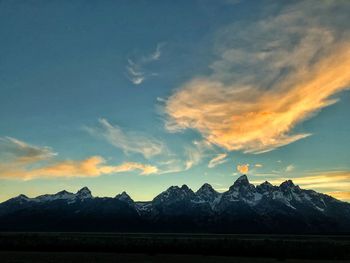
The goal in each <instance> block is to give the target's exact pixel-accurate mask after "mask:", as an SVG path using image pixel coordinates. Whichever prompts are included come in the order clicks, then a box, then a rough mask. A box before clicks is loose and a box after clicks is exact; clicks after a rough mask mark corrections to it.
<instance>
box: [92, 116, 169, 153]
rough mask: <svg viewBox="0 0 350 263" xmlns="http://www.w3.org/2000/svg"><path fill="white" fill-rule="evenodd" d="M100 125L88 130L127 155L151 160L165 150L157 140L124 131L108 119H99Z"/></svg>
mask: <svg viewBox="0 0 350 263" xmlns="http://www.w3.org/2000/svg"><path fill="white" fill-rule="evenodd" d="M99 123H100V126H99V127H94V128H91V127H87V128H86V130H87V131H88V132H89V133H90V134H92V135H95V136H98V137H102V138H104V139H105V140H107V141H108V142H109V143H110V144H112V145H113V146H115V147H117V148H120V149H122V150H123V151H124V152H125V153H126V154H128V153H139V154H142V155H143V156H144V157H145V158H150V157H152V156H155V155H159V154H161V153H162V152H163V151H164V150H165V146H164V144H163V143H162V142H161V141H159V140H157V139H155V138H152V137H150V136H145V135H143V134H141V133H138V132H126V131H123V130H122V129H121V128H120V127H119V126H117V125H112V124H111V123H109V122H108V120H106V119H99Z"/></svg>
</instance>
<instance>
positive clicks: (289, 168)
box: [285, 164, 295, 172]
mask: <svg viewBox="0 0 350 263" xmlns="http://www.w3.org/2000/svg"><path fill="white" fill-rule="evenodd" d="M294 168H295V167H294V165H292V164H290V165H288V166H287V167H286V170H285V171H286V172H291V171H293V170H294Z"/></svg>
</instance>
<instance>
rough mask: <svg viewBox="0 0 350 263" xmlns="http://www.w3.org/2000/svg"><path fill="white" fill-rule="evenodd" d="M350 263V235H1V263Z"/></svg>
mask: <svg viewBox="0 0 350 263" xmlns="http://www.w3.org/2000/svg"><path fill="white" fill-rule="evenodd" d="M280 261H283V262H290V263H293V262H296V263H297V262H300V263H302V262H305V263H306V262H324V263H327V262H350V236H325V235H323V236H322V235H320V236H310V235H216V234H156V233H152V234H127V233H123V234H122V233H0V262H1V263H7V262H18V263H20V262H84V263H85V262H86V263H89V262H155V263H157V262H167V263H172V262H174V263H175V262H176V263H178V262H181V263H186V262H201V263H211V262H219V263H220V262H223V263H225V262H233V263H235V262H242V263H249V262H262V263H264V262H266V263H270V262H280Z"/></svg>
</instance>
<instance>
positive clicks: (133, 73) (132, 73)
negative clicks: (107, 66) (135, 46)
mask: <svg viewBox="0 0 350 263" xmlns="http://www.w3.org/2000/svg"><path fill="white" fill-rule="evenodd" d="M163 46H164V43H158V44H157V46H156V49H155V50H154V51H153V52H152V53H151V54H149V55H146V56H142V57H141V58H136V59H131V58H129V59H128V64H127V66H126V70H127V77H128V79H129V80H130V81H131V82H132V83H133V84H135V85H140V84H142V83H143V82H144V81H145V80H146V79H147V78H149V77H152V76H157V73H154V72H149V71H148V70H147V68H146V67H147V65H148V64H150V63H152V62H154V61H157V60H159V59H160V57H161V55H162V48H163Z"/></svg>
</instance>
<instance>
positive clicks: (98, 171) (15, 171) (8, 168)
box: [0, 156, 158, 180]
mask: <svg viewBox="0 0 350 263" xmlns="http://www.w3.org/2000/svg"><path fill="white" fill-rule="evenodd" d="M104 163H105V160H104V159H103V158H102V157H100V156H92V157H90V158H87V159H85V160H79V161H71V160H68V161H60V162H56V163H54V164H51V165H46V166H43V167H40V168H33V169H29V168H27V167H26V166H13V165H7V164H0V178H7V179H24V180H31V179H36V178H57V177H66V178H72V177H97V176H101V175H104V174H114V173H121V172H128V171H133V170H139V171H140V174H142V175H149V174H153V173H157V172H158V168H157V167H155V166H152V165H145V164H140V163H135V162H125V163H123V164H121V165H116V166H110V165H105V164H104Z"/></svg>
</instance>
